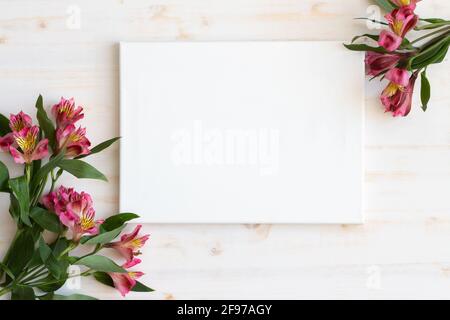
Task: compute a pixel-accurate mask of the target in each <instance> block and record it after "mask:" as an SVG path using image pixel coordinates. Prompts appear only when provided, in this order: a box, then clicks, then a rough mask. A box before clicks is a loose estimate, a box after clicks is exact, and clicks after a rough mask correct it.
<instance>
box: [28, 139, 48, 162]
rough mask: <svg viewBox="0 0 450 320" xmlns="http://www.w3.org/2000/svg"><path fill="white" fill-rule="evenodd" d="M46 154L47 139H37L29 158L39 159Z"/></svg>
mask: <svg viewBox="0 0 450 320" xmlns="http://www.w3.org/2000/svg"><path fill="white" fill-rule="evenodd" d="M47 155H48V139H44V140H41V141H39V143H38V145H37V146H36V148H35V149H34V151H33V154H32V155H31V160H40V159H42V158H45V157H46V156H47Z"/></svg>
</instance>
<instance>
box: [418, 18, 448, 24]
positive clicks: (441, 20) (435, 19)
mask: <svg viewBox="0 0 450 320" xmlns="http://www.w3.org/2000/svg"><path fill="white" fill-rule="evenodd" d="M419 20H420V21H425V22H429V23H440V22H446V21H447V20H444V19H440V18H428V19H423V18H421V19H419Z"/></svg>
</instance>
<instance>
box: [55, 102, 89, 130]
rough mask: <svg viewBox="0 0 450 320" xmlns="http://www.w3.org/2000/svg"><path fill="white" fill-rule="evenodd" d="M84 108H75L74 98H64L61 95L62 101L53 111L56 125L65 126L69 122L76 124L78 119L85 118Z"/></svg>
mask: <svg viewBox="0 0 450 320" xmlns="http://www.w3.org/2000/svg"><path fill="white" fill-rule="evenodd" d="M82 112H83V108H82V107H80V106H79V107H77V108H75V100H74V99H73V98H70V99H64V97H61V101H60V102H59V103H58V104H55V105H54V106H53V107H52V113H53V115H54V116H55V118H56V125H57V126H58V127H60V128H61V127H62V128H64V127H65V126H67V125H69V124H74V123H75V122H77V121H78V120H81V119H83V118H84V114H83V113H82Z"/></svg>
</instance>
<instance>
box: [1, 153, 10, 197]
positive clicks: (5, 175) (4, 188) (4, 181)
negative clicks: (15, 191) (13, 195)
mask: <svg viewBox="0 0 450 320" xmlns="http://www.w3.org/2000/svg"><path fill="white" fill-rule="evenodd" d="M8 180H9V171H8V167H6V166H5V164H4V163H3V162H1V161H0V192H9V186H8Z"/></svg>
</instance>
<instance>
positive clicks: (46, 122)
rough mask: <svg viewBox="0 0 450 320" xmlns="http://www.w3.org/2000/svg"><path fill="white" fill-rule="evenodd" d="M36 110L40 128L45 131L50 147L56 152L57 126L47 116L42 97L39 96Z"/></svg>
mask: <svg viewBox="0 0 450 320" xmlns="http://www.w3.org/2000/svg"><path fill="white" fill-rule="evenodd" d="M36 109H37V114H36V117H37V119H38V122H39V126H40V127H41V129H42V130H43V131H44V135H45V137H46V138H47V139H48V142H49V145H50V147H51V148H52V149H53V150H55V126H54V125H53V122H52V121H51V120H50V119H49V117H48V116H47V112H45V110H44V102H43V99H42V96H41V95H39V97H38V99H37V101H36Z"/></svg>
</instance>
